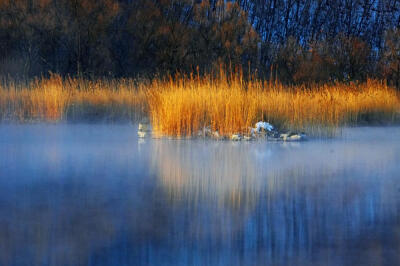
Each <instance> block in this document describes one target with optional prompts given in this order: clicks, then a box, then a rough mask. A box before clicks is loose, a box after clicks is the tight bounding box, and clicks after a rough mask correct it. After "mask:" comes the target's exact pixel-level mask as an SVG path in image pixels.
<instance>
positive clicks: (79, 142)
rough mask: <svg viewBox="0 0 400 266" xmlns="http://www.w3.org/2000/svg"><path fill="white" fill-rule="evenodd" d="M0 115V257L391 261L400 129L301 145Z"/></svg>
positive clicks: (398, 248) (399, 228) (30, 260)
mask: <svg viewBox="0 0 400 266" xmlns="http://www.w3.org/2000/svg"><path fill="white" fill-rule="evenodd" d="M136 130H137V128H136V127H135V126H130V125H0V265H335V266H336V265H374V266H375V265H399V264H400V128H399V127H390V128H353V129H346V130H343V132H342V135H341V136H339V137H338V138H336V139H331V140H317V141H316V140H314V141H308V142H302V143H268V142H242V143H232V142H229V141H227V142H215V141H204V140H201V141H200V140H191V141H190V140H151V139H148V140H138V138H137V137H136Z"/></svg>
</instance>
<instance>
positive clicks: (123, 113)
mask: <svg viewBox="0 0 400 266" xmlns="http://www.w3.org/2000/svg"><path fill="white" fill-rule="evenodd" d="M136 83H137V82H135V81H134V80H132V79H119V80H96V81H89V80H84V79H79V78H66V79H63V78H62V77H60V76H59V75H55V74H52V75H51V76H50V78H48V79H45V78H42V79H37V80H35V81H32V82H29V83H26V84H25V83H15V82H3V84H2V85H0V121H2V120H3V121H4V120H6V121H7V120H8V121H10V120H11V121H20V122H30V121H46V122H57V121H61V120H68V119H73V120H74V119H75V120H92V119H97V120H98V119H109V120H110V119H112V120H118V119H119V118H127V119H135V118H136V117H138V116H142V115H143V114H144V113H147V110H146V106H147V94H146V91H147V88H145V87H144V86H145V84H146V83H145V82H143V83H140V84H136Z"/></svg>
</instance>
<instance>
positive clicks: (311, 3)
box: [0, 0, 400, 86]
mask: <svg viewBox="0 0 400 266" xmlns="http://www.w3.org/2000/svg"><path fill="white" fill-rule="evenodd" d="M0 40H1V41H0V73H1V74H2V75H13V76H19V77H31V76H36V75H42V74H46V73H48V72H49V71H52V72H57V73H61V74H69V75H76V74H79V75H85V76H88V77H96V76H112V77H118V76H135V75H138V74H139V75H148V74H154V73H159V74H164V73H173V72H175V71H183V72H186V71H187V72H190V71H193V70H195V69H197V67H198V68H199V69H200V71H205V70H207V71H210V70H212V69H213V68H215V67H216V66H218V65H220V64H224V65H227V66H228V65H229V66H239V65H243V66H245V67H243V69H248V66H249V65H250V66H251V68H252V69H253V70H254V69H255V68H257V70H258V72H259V73H261V74H262V75H265V77H271V76H274V77H275V76H276V77H278V78H279V79H280V80H282V81H284V82H290V83H302V82H329V81H333V80H363V79H365V78H367V77H376V78H382V79H387V80H388V81H389V82H390V83H393V84H395V85H397V86H399V85H400V0H252V1H250V0H237V1H223V0H209V1H201V0H158V1H157V0H96V1H94V0H0Z"/></svg>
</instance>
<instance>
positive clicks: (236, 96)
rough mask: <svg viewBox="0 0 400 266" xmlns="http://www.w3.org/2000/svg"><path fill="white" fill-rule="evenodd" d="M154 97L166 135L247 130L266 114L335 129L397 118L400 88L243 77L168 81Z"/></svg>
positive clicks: (314, 130) (156, 123)
mask: <svg viewBox="0 0 400 266" xmlns="http://www.w3.org/2000/svg"><path fill="white" fill-rule="evenodd" d="M160 87H162V89H161V90H156V91H154V93H153V94H152V96H153V97H150V101H149V105H150V117H151V121H152V122H153V127H154V129H155V132H156V133H157V134H160V135H172V136H187V135H193V134H196V132H198V130H200V129H202V128H203V127H207V126H209V127H211V130H213V131H218V132H219V133H220V134H221V135H229V134H232V133H243V134H246V133H248V131H249V127H252V126H254V123H255V122H257V121H260V120H264V121H268V122H270V123H272V124H273V125H276V126H278V127H279V128H281V129H287V130H295V131H305V132H308V133H311V134H331V133H333V132H335V129H336V128H338V127H339V126H342V125H353V124H356V123H359V122H365V121H367V122H377V121H378V122H379V121H389V122H390V121H393V120H394V116H395V114H396V112H397V111H398V110H399V107H400V101H399V97H398V95H397V92H396V91H395V90H394V89H392V88H389V87H387V86H386V85H385V84H384V83H382V82H379V81H374V80H368V81H367V82H365V83H360V84H333V85H323V86H316V85H315V86H312V87H285V86H282V85H280V84H276V83H270V82H263V81H261V80H257V79H253V80H251V81H248V82H245V81H243V80H242V79H241V78H240V77H232V78H230V79H225V78H222V79H221V78H220V79H213V78H210V77H205V78H201V79H195V80H193V79H187V80H180V81H179V82H169V83H165V84H163V86H160Z"/></svg>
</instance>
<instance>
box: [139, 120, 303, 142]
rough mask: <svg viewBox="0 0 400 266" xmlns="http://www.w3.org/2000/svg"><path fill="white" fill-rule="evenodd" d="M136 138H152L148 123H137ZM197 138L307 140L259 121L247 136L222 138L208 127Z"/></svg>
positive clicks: (234, 135)
mask: <svg viewBox="0 0 400 266" xmlns="http://www.w3.org/2000/svg"><path fill="white" fill-rule="evenodd" d="M138 137H139V138H148V137H152V130H151V126H150V124H148V123H139V126H138ZM195 137H197V138H207V139H214V140H231V141H252V140H266V141H304V140H307V135H306V134H305V133H303V132H291V131H278V130H277V129H275V127H274V126H273V125H271V124H270V123H268V122H264V121H260V122H257V123H256V124H255V127H254V128H249V133H248V134H240V133H235V134H232V135H231V136H230V137H227V136H222V135H220V134H219V132H218V131H212V130H211V129H210V128H209V127H205V128H203V129H202V130H199V131H198V133H197V135H196V136H195Z"/></svg>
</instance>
